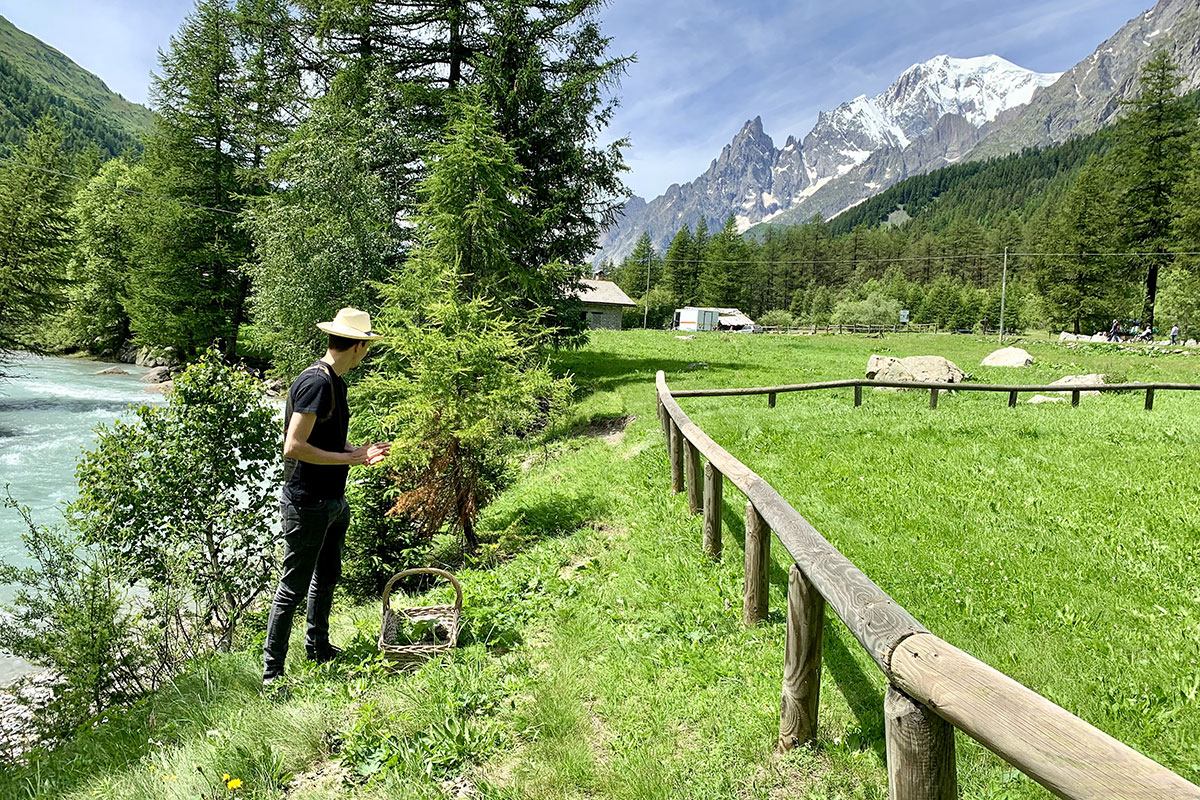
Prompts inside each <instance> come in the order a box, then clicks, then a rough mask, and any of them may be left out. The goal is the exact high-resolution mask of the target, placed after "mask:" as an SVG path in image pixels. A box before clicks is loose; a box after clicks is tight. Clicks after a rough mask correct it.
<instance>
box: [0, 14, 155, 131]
mask: <svg viewBox="0 0 1200 800" xmlns="http://www.w3.org/2000/svg"><path fill="white" fill-rule="evenodd" d="M0 55H3V56H4V57H5V58H7V59H8V60H10V61H12V62H13V63H14V64H15V65H16V66H18V67H19V68H20V69H21V71H22V72H23V73H24V74H25V75H27V76H28V77H29V78H31V79H32V80H33V81H35V82H36V83H37V84H39V85H41V86H43V87H44V88H46V89H47V90H49V91H50V92H51V93H52V94H55V95H59V96H62V97H66V98H67V99H69V100H71V101H72V102H74V103H75V104H77V105H79V106H81V107H83V108H85V109H89V110H91V111H92V112H93V113H95V114H96V116H98V117H100V118H101V119H103V120H105V121H106V122H108V123H109V124H110V125H112V126H113V127H115V128H117V129H119V130H123V131H125V132H126V133H129V134H130V135H133V136H135V137H136V136H140V135H141V134H142V133H144V132H146V131H147V130H149V129H150V127H151V125H152V124H153V115H152V114H151V113H150V110H149V109H147V108H146V107H144V106H141V105H138V104H137V103H131V102H130V101H128V100H126V99H125V98H123V97H121V96H120V95H119V94H116V93H115V92H113V91H112V90H110V89H109V88H108V86H107V85H105V83H104V81H102V80H101V79H100V78H98V77H96V76H95V75H93V74H92V73H90V72H88V71H87V70H85V69H83V68H82V67H80V66H79V65H78V64H76V63H75V62H74V61H72V60H71V59H70V58H68V57H67V56H65V55H63V54H62V53H61V52H59V51H58V50H55V49H54V48H53V47H51V46H49V45H48V44H46V43H45V42H43V41H41V40H40V39H37V38H35V37H33V36H30V35H29V34H27V33H25V32H24V31H22V30H21V29H20V28H17V27H16V26H15V25H13V24H12V23H11V22H9V21H8V20H7V19H6V18H4V17H0Z"/></svg>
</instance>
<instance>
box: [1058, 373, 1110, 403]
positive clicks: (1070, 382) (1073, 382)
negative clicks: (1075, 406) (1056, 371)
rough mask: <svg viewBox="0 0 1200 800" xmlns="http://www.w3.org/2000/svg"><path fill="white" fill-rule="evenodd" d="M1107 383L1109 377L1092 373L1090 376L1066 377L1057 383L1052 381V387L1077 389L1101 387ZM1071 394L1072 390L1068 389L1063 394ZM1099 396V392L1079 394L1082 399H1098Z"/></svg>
mask: <svg viewBox="0 0 1200 800" xmlns="http://www.w3.org/2000/svg"><path fill="white" fill-rule="evenodd" d="M1105 383H1108V376H1107V375H1100V374H1097V373H1091V374H1089V375H1066V376H1063V377H1061V378H1059V379H1058V380H1056V381H1051V383H1050V385H1051V386H1071V387H1075V386H1101V385H1103V384H1105ZM1070 392H1071V390H1070V389H1068V390H1067V391H1066V392H1063V394H1070ZM1099 395H1100V393H1099V392H1080V393H1079V396H1080V397H1098V396H1099Z"/></svg>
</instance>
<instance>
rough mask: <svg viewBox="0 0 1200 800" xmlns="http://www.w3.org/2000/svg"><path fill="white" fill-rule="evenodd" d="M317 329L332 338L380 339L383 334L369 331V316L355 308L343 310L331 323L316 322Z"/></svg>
mask: <svg viewBox="0 0 1200 800" xmlns="http://www.w3.org/2000/svg"><path fill="white" fill-rule="evenodd" d="M317 327H318V328H320V329H321V330H323V331H325V332H326V333H332V334H333V335H334V336H344V337H345V338H347V339H361V340H364V341H365V340H368V339H382V338H383V334H381V333H375V332H374V331H372V330H371V315H370V314H368V313H367V312H365V311H359V310H358V309H357V308H343V309H342V310H340V311H338V312H337V316H336V317H334V318H333V322H318V323H317Z"/></svg>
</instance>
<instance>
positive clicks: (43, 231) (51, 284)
mask: <svg viewBox="0 0 1200 800" xmlns="http://www.w3.org/2000/svg"><path fill="white" fill-rule="evenodd" d="M62 142H63V134H62V129H61V128H60V127H59V126H58V124H57V123H56V122H55V121H54V119H53V118H51V117H43V118H42V119H40V120H39V121H38V123H37V124H36V125H35V126H34V128H33V129H32V130H31V131H30V132H29V135H28V137H27V138H26V140H25V142H24V143H23V144H22V145H21V146H20V147H19V148H18V149H17V151H16V152H15V153H14V158H15V159H16V160H17V161H20V162H21V163H23V164H27V165H29V167H31V168H11V169H3V170H0V356H3V354H4V352H5V351H6V350H12V349H14V348H16V347H17V346H21V345H24V346H27V347H28V346H33V347H35V348H36V341H35V340H34V338H33V336H34V331H35V329H36V327H37V326H38V325H39V324H41V323H42V322H43V321H44V320H45V318H46V317H47V316H48V314H49V313H50V312H51V311H52V310H53V309H54V308H55V307H56V305H57V304H58V302H59V301H60V299H61V298H62V293H63V284H64V281H65V278H66V264H67V259H68V258H70V253H71V251H70V225H69V223H68V220H67V208H68V205H69V204H70V199H71V194H70V189H71V187H70V186H69V184H68V182H67V179H66V178H63V177H60V176H58V175H55V174H53V172H63V171H65V168H66V156H65V155H64V154H63V150H62ZM45 170H49V171H51V172H50V174H47V172H45Z"/></svg>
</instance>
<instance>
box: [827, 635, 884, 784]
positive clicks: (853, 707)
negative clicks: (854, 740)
mask: <svg viewBox="0 0 1200 800" xmlns="http://www.w3.org/2000/svg"><path fill="white" fill-rule="evenodd" d="M835 619H836V618H835V617H833V616H831V615H829V614H827V615H826V617H825V631H824V642H823V644H822V656H821V657H822V660H823V661H824V663H825V666H826V667H827V668H828V669H829V672H830V673H831V674H832V675H833V681H834V683H836V684H837V687H838V691H840V692H841V693H842V696H843V697H845V698H846V703H847V704H848V705H849V706H850V711H851V713H853V714H854V718H855V719H856V720H857V721H858V727H859V730H860V731H861V734H860V738H861V739H862V740H863V741H862V747H860V748H857V749H865V748H866V747H870V749H871V750H873V751H874V752H875V755H876V756H878V757H879V762H880V763H881V764H883V763H886V748H885V744H884V729H883V692H882V691H881V690H880V689H879V687H878V686H876V685H875V682H874V681H872V680H871V677H870V676H869V675H867V673H865V672H864V671H863V669H862V666H861V664H860V663H859V662H858V660H857V659H856V658H855V657H854V653H852V652H850V650H848V649H847V648H846V644H845V642H843V641H842V636H843V635H849V634H848V633H847V632H846V630H845V629H844V628H842V627H841V626H839V625H838V624H837V622H835ZM851 639H853V637H851ZM853 646H854V647H858V643H857V642H855V643H854V645H853ZM848 738H849V737H848Z"/></svg>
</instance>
